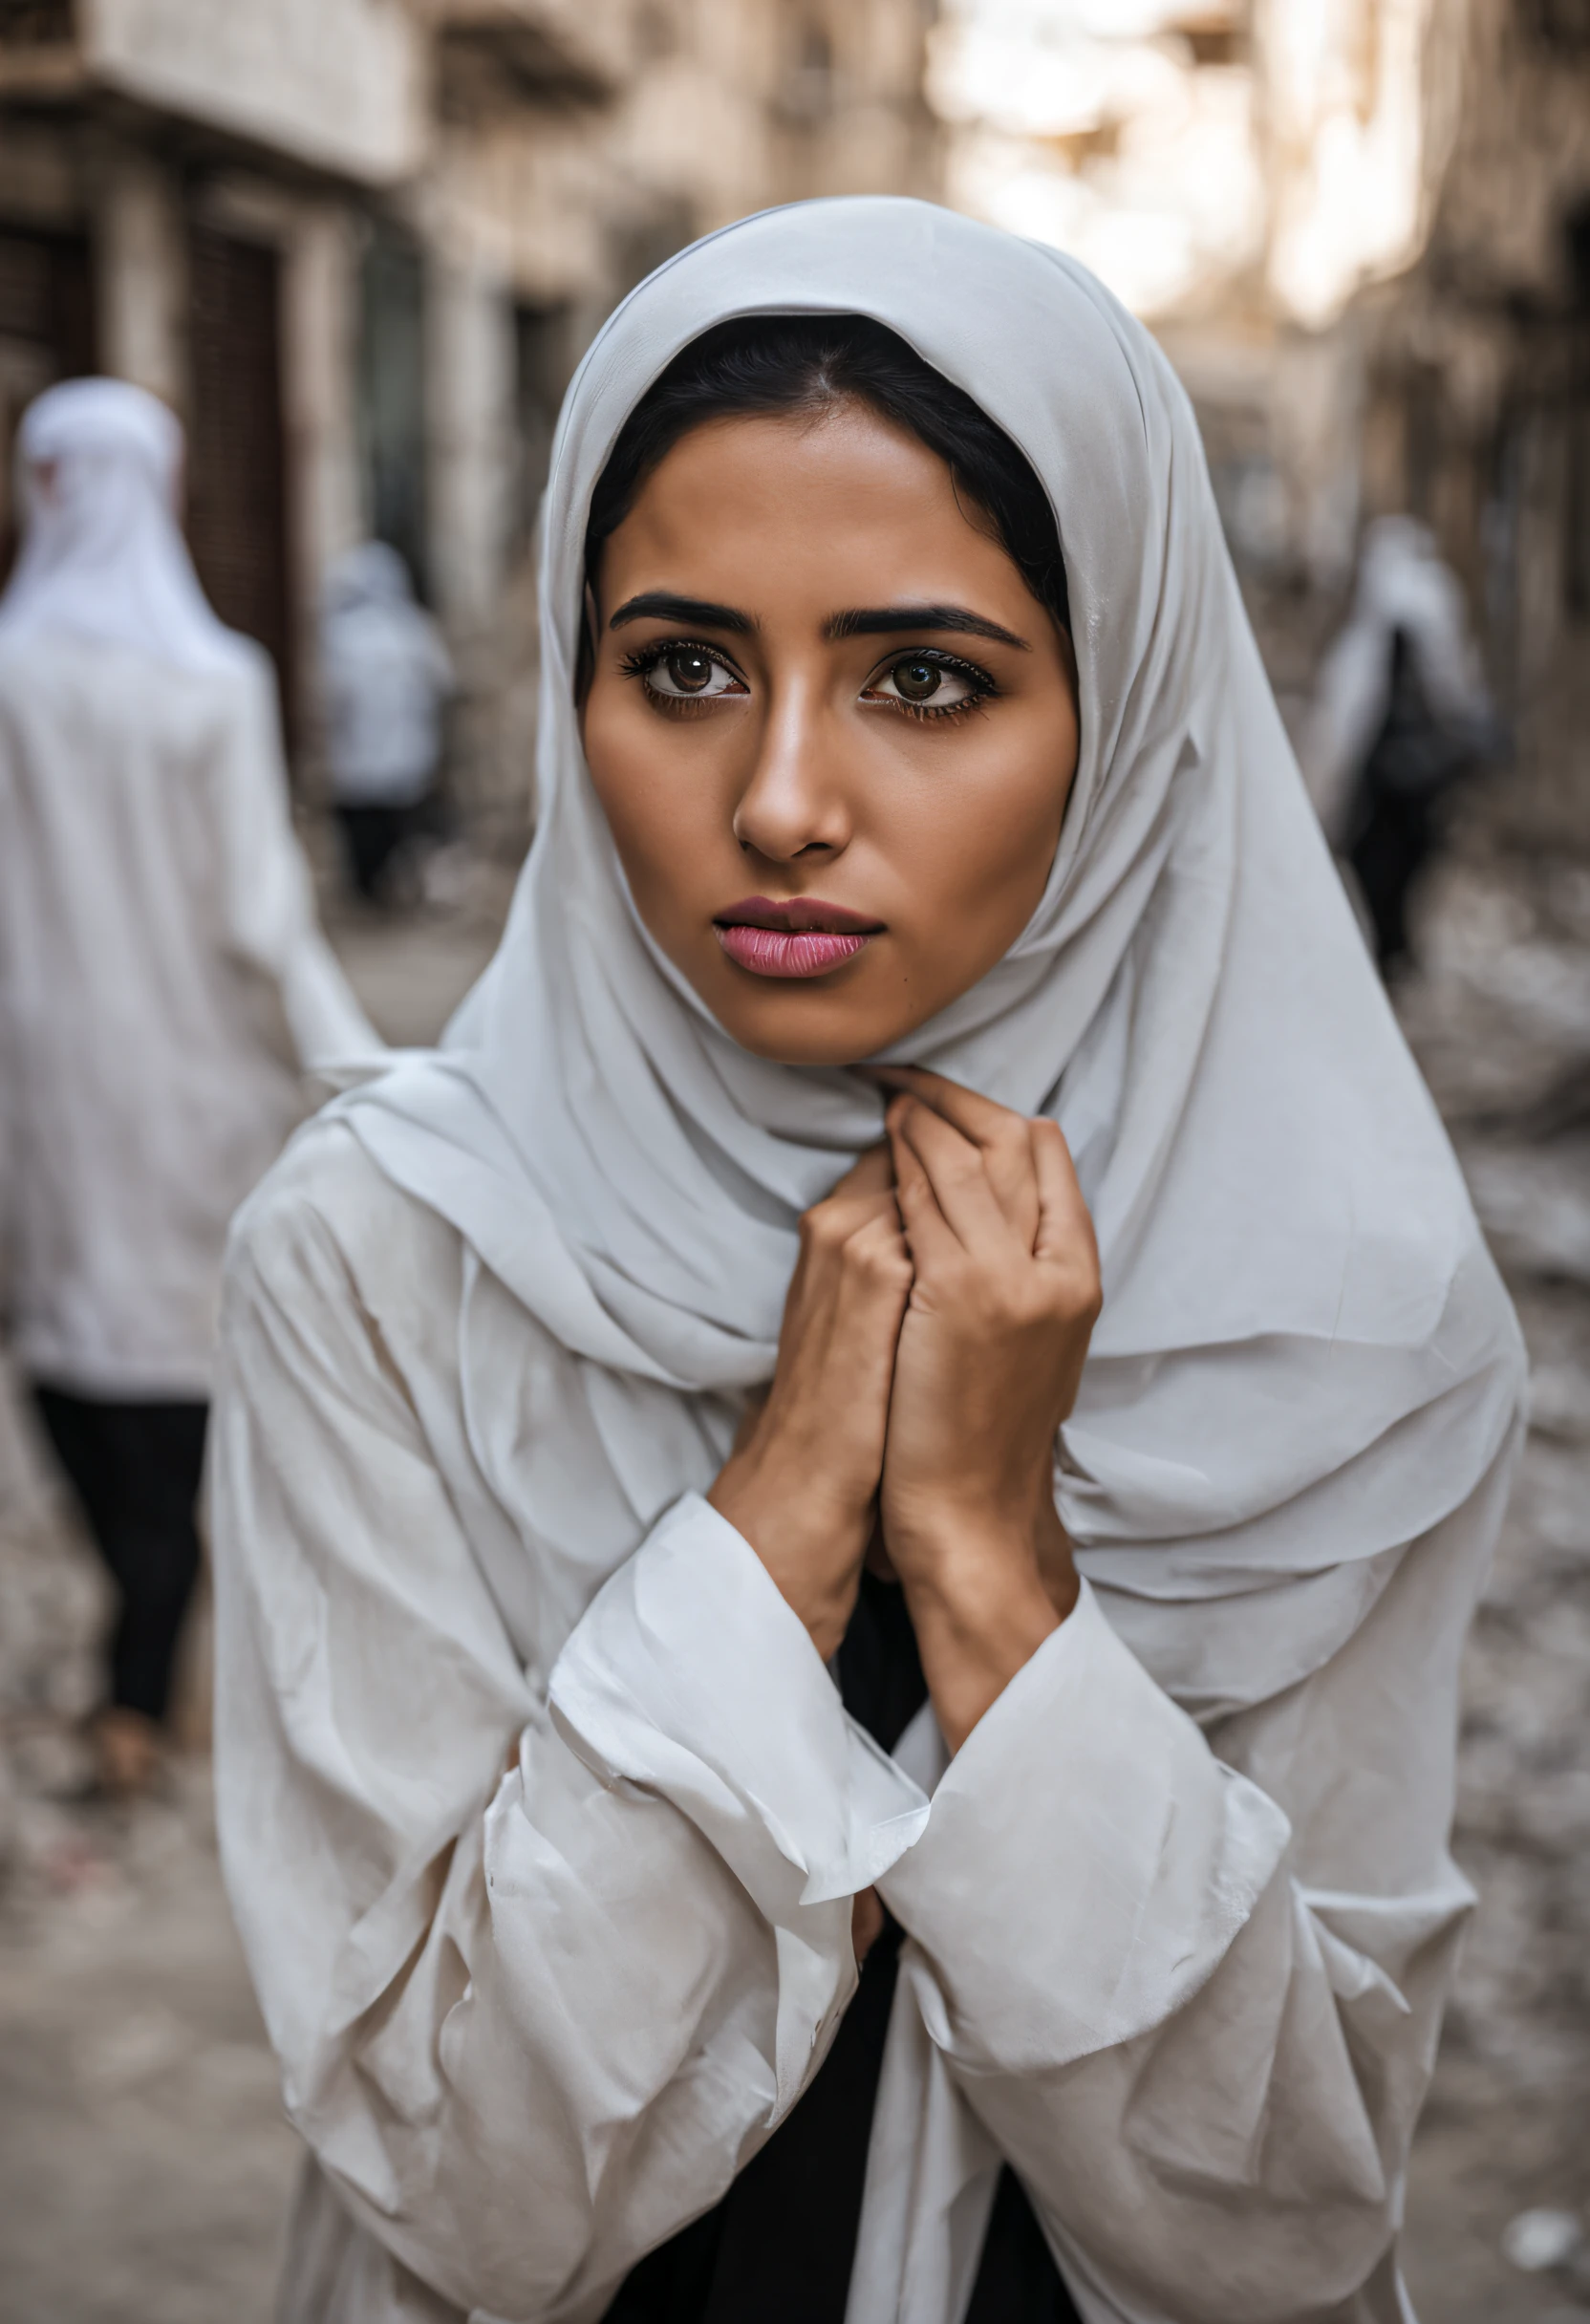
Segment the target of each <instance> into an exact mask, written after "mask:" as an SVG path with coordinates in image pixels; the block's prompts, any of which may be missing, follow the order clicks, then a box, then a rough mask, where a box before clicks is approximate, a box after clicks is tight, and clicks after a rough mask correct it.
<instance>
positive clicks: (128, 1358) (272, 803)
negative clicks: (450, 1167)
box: [0, 631, 380, 1398]
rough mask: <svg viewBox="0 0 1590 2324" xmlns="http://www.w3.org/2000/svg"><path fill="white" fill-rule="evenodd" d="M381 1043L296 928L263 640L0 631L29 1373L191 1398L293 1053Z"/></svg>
mask: <svg viewBox="0 0 1590 2324" xmlns="http://www.w3.org/2000/svg"><path fill="white" fill-rule="evenodd" d="M379 1046H380V1044H379V1041H378V1039H377V1037H376V1034H375V1033H374V1032H373V1030H372V1029H371V1027H370V1025H369V1023H368V1022H367V1021H366V1019H365V1017H364V1015H363V1012H362V1011H361V1010H360V1008H359V1006H358V1004H357V1002H356V1001H355V999H354V997H353V994H352V993H351V992H350V991H349V989H348V986H347V984H346V983H345V981H344V979H343V977H342V973H341V971H340V969H339V968H338V967H337V964H336V961H335V959H334V958H333V955H332V952H331V950H330V947H329V946H328V945H327V943H326V940H325V938H324V936H322V935H321V933H320V929H319V926H318V923H317V921H316V918H315V910H314V899H313V894H312V889H311V885H310V878H309V871H308V868H307V866H306V864H305V862H304V859H303V856H302V854H301V852H300V850H299V848H298V843H297V841H296V839H295V838H294V836H293V832H292V826H291V823H290V817H289V812H288V795H287V779H286V771H285V769H284V766H283V764H282V755H281V746H280V742H279V739H278V732H277V720H276V707H275V679H274V677H273V675H272V672H271V670H270V666H269V662H268V661H267V659H266V656H264V655H263V654H260V655H259V656H258V657H257V660H255V659H253V658H250V659H249V660H248V661H240V663H239V666H237V667H236V668H215V669H206V670H191V669H182V668H178V667H176V666H174V665H173V664H171V663H169V662H164V661H157V660H155V659H154V658H153V657H152V656H149V655H147V654H145V653H142V652H140V651H139V650H137V649H136V648H134V647H131V646H127V645H118V644H110V643H105V642H103V641H99V640H96V639H90V638H85V637H79V636H76V635H72V634H70V633H50V634H47V635H37V634H34V633H32V631H30V632H29V633H28V634H27V635H18V636H15V637H11V636H8V637H7V638H6V639H4V640H0V1244H3V1245H5V1246H8V1256H9V1265H8V1264H6V1263H0V1301H3V1303H4V1305H5V1306H6V1307H7V1308H9V1311H10V1322H11V1330H12V1334H13V1338H14V1345H15V1353H16V1357H17V1360H18V1362H19V1364H20V1365H21V1366H22V1368H23V1369H24V1371H26V1372H28V1373H30V1374H32V1376H33V1377H34V1378H36V1379H40V1380H44V1381H46V1382H48V1383H50V1384H51V1385H52V1386H54V1387H57V1388H68V1389H73V1390H75V1391H77V1392H79V1393H81V1394H83V1395H88V1396H101V1397H112V1398H116V1397H129V1398H142V1397H192V1398H199V1397H203V1396H204V1395H205V1394H206V1393H207V1392H208V1388H209V1378H210V1363H211V1349H212V1344H213V1340H214V1336H215V1320H216V1307H217V1302H218V1298H219V1291H220V1277H221V1254H222V1250H223V1247H224V1245H225V1242H226V1227H227V1222H228V1220H229V1218H230V1216H231V1214H232V1212H233V1211H234V1210H235V1209H236V1207H237V1205H238V1203H239V1202H240V1201H241V1200H242V1199H243V1196H244V1195H245V1194H247V1192H248V1189H249V1188H250V1187H251V1186H252V1185H253V1184H254V1182H255V1180H256V1179H257V1178H258V1177H259V1175H260V1173H261V1172H262V1171H263V1170H265V1169H266V1168H267V1166H268V1165H269V1163H270V1161H271V1160H272V1159H273V1158H274V1156H275V1154H276V1152H277V1151H278V1150H279V1149H280V1146H281V1143H282V1140H283V1138H284V1137H285V1136H286V1135H287V1133H288V1131H289V1130H290V1128H291V1126H292V1124H293V1122H294V1120H295V1119H296V1118H297V1116H298V1113H299V1110H300V1103H301V1101H300V1096H299V1080H298V1071H297V1067H298V1065H314V1064H319V1063H322V1062H326V1061H329V1060H331V1059H333V1058H334V1059H346V1058H355V1057H358V1056H360V1055H369V1054H370V1053H371V1052H372V1051H374V1050H376V1049H378V1048H379ZM8 1274H9V1277H10V1280H9V1281H7V1280H4V1279H5V1278H6V1276H7V1275H8Z"/></svg>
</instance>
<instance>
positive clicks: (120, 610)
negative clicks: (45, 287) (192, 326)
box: [0, 379, 257, 670]
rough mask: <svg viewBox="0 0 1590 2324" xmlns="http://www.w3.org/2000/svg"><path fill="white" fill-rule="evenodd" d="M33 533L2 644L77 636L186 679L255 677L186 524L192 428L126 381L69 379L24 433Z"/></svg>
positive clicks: (1, 607) (15, 576)
mask: <svg viewBox="0 0 1590 2324" xmlns="http://www.w3.org/2000/svg"><path fill="white" fill-rule="evenodd" d="M16 453H17V469H18V479H17V481H18V486H19V490H18V498H19V500H20V502H21V506H22V511H23V518H24V523H25V526H26V531H25V533H24V536H23V542H22V553H21V555H20V556H19V557H18V559H17V561H16V570H15V571H14V572H13V573H12V575H11V582H10V585H9V586H8V588H7V590H6V593H5V596H4V597H3V598H0V641H11V640H14V639H17V638H21V637H27V636H32V635H43V634H47V633H49V632H52V631H53V632H57V633H58V632H61V631H66V632H69V633H70V634H71V635H74V636H77V637H88V638H93V639H96V640H97V641H99V642H101V643H105V644H112V645H123V646H131V647H133V648H135V649H136V650H137V651H138V652H140V653H142V654H146V655H148V656H150V658H151V659H152V660H155V661H160V662H164V663H166V664H167V665H168V666H169V667H172V668H175V669H179V670H239V669H245V668H252V666H253V664H254V661H255V660H256V659H257V656H256V653H255V650H254V649H253V648H251V647H250V646H248V645H247V643H246V642H245V640H244V639H242V638H241V637H239V636H238V635H236V634H235V633H234V632H233V631H231V630H228V629H227V628H226V626H225V624H224V623H222V622H220V621H218V620H217V618H216V616H215V614H214V613H212V612H211V610H210V607H209V604H208V602H207V600H206V598H205V596H204V591H203V590H202V589H201V588H200V586H199V576H198V574H197V573H196V572H195V571H194V570H193V559H192V558H191V557H190V556H189V554H188V549H187V543H186V542H185V541H184V540H183V533H182V527H181V526H180V525H179V523H178V521H177V503H178V494H179V490H180V488H181V483H182V470H183V431H182V427H181V424H180V423H179V422H178V420H176V419H175V418H174V417H173V416H172V414H171V413H170V412H168V411H167V409H166V407H165V405H164V404H163V403H161V401H160V400H159V398H157V397H155V396H151V395H148V394H146V393H145V391H144V390H143V389H142V388H141V387H132V386H130V385H129V384H128V383H127V382H126V381H125V380H123V379H68V380H66V381H65V382H64V383H63V384H62V385H61V386H59V387H52V388H47V389H46V390H45V392H44V394H43V395H42V396H40V397H38V398H36V399H35V400H34V401H33V402H32V403H31V404H30V405H29V407H28V410H27V412H26V414H25V415H24V417H23V421H22V425H21V427H20V428H19V430H18V431H17V443H16Z"/></svg>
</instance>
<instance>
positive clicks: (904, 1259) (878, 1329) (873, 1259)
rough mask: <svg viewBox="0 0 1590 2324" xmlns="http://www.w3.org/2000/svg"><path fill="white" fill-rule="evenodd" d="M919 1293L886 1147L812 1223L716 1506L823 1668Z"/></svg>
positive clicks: (850, 1577) (846, 1600)
mask: <svg viewBox="0 0 1590 2324" xmlns="http://www.w3.org/2000/svg"><path fill="white" fill-rule="evenodd" d="M910 1290H911V1258H910V1254H909V1253H908V1251H907V1249H906V1242H905V1237H904V1235H903V1234H902V1232H901V1227H900V1215H899V1212H898V1210H897V1208H896V1206H895V1200H894V1187H893V1172H892V1166H891V1160H890V1151H889V1148H888V1147H887V1146H876V1147H873V1148H872V1149H871V1150H870V1151H869V1152H867V1153H865V1154H863V1156H862V1158H861V1160H860V1161H859V1162H858V1163H857V1164H856V1165H855V1168H854V1169H853V1170H850V1171H849V1172H847V1173H846V1175H845V1176H844V1177H843V1178H841V1180H840V1181H839V1184H838V1185H837V1186H836V1187H835V1188H834V1190H833V1193H832V1194H830V1195H829V1196H828V1197H827V1201H826V1202H819V1203H817V1204H816V1205H815V1206H814V1207H813V1208H812V1209H811V1210H809V1211H807V1213H806V1216H805V1217H804V1218H803V1219H802V1221H801V1256H800V1259H799V1260H798V1262H797V1264H796V1268H795V1274H794V1278H793V1280H792V1281H791V1283H790V1286H789V1295H788V1297H787V1299H786V1300H785V1302H784V1326H783V1329H782V1330H781V1332H780V1334H779V1360H778V1366H777V1368H776V1369H775V1371H774V1374H773V1385H772V1388H770V1389H769V1391H768V1395H767V1401H766V1403H765V1404H764V1405H763V1408H762V1409H761V1410H760V1412H758V1413H756V1414H755V1416H754V1418H753V1419H752V1420H751V1424H750V1426H749V1428H748V1429H746V1430H744V1431H742V1435H741V1439H737V1440H736V1444H735V1448H734V1451H733V1452H732V1453H730V1454H729V1457H728V1459H727V1461H725V1463H724V1464H723V1467H722V1469H721V1471H720V1474H719V1477H718V1481H717V1483H716V1484H715V1485H714V1486H713V1488H712V1491H711V1492H710V1493H709V1494H708V1496H707V1498H708V1500H709V1501H710V1502H711V1503H712V1505H713V1507H714V1508H715V1509H716V1510H717V1511H718V1512H719V1515H720V1517H727V1519H728V1521H729V1523H730V1524H731V1525H733V1526H734V1527H735V1528H736V1529H737V1531H739V1532H740V1533H741V1534H743V1536H744V1538H745V1539H746V1540H747V1541H749V1543H750V1544H751V1547H752V1548H753V1549H754V1550H755V1551H756V1553H757V1556H758V1557H759V1558H760V1559H761V1560H762V1561H763V1565H765V1566H766V1568H767V1570H768V1572H769V1573H770V1574H771V1575H772V1577H773V1580H774V1581H775V1582H777V1583H778V1585H779V1587H780V1589H781V1590H782V1591H783V1592H784V1596H785V1598H787V1599H788V1601H789V1603H790V1604H791V1605H792V1606H793V1607H794V1609H795V1611H796V1613H797V1614H799V1616H800V1617H801V1620H802V1621H803V1622H804V1623H805V1624H806V1628H807V1629H808V1630H809V1631H810V1632H811V1636H812V1642H813V1644H814V1645H815V1646H816V1647H817V1651H818V1652H819V1654H821V1655H822V1657H823V1659H824V1661H825V1662H827V1660H828V1658H829V1657H830V1656H831V1655H833V1654H835V1653H837V1651H838V1649H839V1643H840V1641H841V1639H842V1638H843V1637H844V1635H845V1628H846V1625H847V1624H848V1623H849V1619H850V1610H851V1608H852V1607H853V1605H854V1604H855V1597H856V1589H857V1586H858V1582H859V1578H860V1574H861V1561H862V1558H863V1556H864V1555H865V1553H866V1549H867V1543H868V1540H869V1538H870V1534H871V1531H872V1521H873V1516H874V1512H875V1507H876V1502H877V1494H878V1480H879V1477H880V1476H881V1474H882V1472H883V1456H884V1436H885V1431H886V1430H887V1427H888V1421H889V1391H890V1383H891V1380H892V1376H893V1371H894V1346H895V1342H896V1341H897V1340H898V1338H899V1335H900V1323H901V1319H902V1317H903V1316H904V1314H905V1307H906V1299H907V1296H908V1295H909V1293H910Z"/></svg>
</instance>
